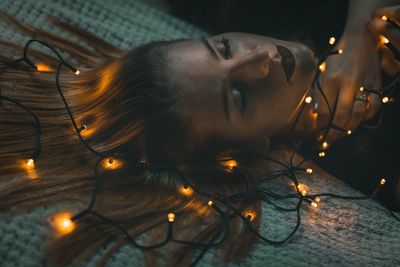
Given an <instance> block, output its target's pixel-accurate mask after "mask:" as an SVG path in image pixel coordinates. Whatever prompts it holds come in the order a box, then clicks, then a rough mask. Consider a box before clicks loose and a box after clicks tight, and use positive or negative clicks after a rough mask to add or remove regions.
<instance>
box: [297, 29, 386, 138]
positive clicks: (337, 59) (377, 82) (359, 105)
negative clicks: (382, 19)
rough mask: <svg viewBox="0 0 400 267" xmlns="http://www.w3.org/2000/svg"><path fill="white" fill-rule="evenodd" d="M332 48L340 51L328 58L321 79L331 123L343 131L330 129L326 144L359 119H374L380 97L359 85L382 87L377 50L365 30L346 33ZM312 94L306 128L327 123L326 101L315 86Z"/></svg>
mask: <svg viewBox="0 0 400 267" xmlns="http://www.w3.org/2000/svg"><path fill="white" fill-rule="evenodd" d="M335 49H337V50H339V49H341V50H342V51H343V53H342V54H338V55H332V56H330V57H328V58H327V60H326V62H325V63H326V71H324V72H323V73H321V76H320V81H321V86H322V89H323V92H324V94H325V95H326V97H327V100H328V102H329V106H330V107H331V110H332V115H333V121H332V124H333V125H336V126H338V127H340V128H342V129H345V131H339V130H336V129H330V130H329V131H328V132H327V135H326V136H325V138H324V140H323V141H327V142H328V144H330V143H331V142H333V141H334V140H336V139H338V138H339V137H342V136H344V135H346V133H347V131H346V130H351V131H354V130H355V129H356V128H357V127H358V126H359V124H360V123H361V122H362V121H367V120H369V119H371V118H373V117H374V115H375V114H377V112H378V111H379V108H380V105H381V100H380V98H379V96H377V95H375V94H368V93H363V92H361V91H360V87H364V88H366V87H370V88H371V87H372V88H380V86H381V76H380V68H379V58H378V53H377V51H376V47H375V45H374V42H373V39H372V38H371V37H370V36H369V34H368V32H367V31H366V29H360V30H357V31H351V32H349V31H347V32H345V33H344V34H343V37H342V38H341V40H340V41H339V43H338V44H337V45H336V47H335ZM363 95H365V96H366V97H363ZM311 96H312V98H313V101H312V102H311V103H310V104H308V109H306V110H305V114H306V115H305V116H307V117H308V118H306V119H307V122H306V123H305V124H306V126H305V127H306V128H308V131H310V129H311V130H316V129H319V128H322V127H324V126H326V125H328V124H329V123H330V121H329V119H330V117H331V116H330V115H331V114H330V112H329V108H328V104H327V103H326V101H325V99H324V98H323V96H322V95H321V93H320V92H319V91H318V90H317V89H316V88H313V89H312V92H311ZM362 98H364V100H365V101H363V100H361V99H362ZM365 98H366V99H365ZM357 99H358V100H357ZM312 114H314V116H313V115H312ZM315 114H317V115H315ZM310 117H311V118H310ZM303 121H304V120H303Z"/></svg>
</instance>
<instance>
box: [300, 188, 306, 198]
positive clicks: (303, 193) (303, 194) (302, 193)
mask: <svg viewBox="0 0 400 267" xmlns="http://www.w3.org/2000/svg"><path fill="white" fill-rule="evenodd" d="M301 195H302V196H303V197H305V196H307V190H305V189H304V190H302V191H301Z"/></svg>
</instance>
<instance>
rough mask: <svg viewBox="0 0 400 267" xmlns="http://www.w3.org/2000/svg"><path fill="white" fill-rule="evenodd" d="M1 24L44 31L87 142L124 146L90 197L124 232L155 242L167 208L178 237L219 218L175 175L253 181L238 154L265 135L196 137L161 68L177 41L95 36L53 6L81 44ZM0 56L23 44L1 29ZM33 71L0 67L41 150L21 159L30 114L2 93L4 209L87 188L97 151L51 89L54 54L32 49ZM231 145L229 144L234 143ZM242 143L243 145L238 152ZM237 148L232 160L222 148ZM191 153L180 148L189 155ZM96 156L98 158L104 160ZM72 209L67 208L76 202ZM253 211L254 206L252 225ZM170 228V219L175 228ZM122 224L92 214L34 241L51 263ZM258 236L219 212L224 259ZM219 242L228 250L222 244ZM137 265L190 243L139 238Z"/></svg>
mask: <svg viewBox="0 0 400 267" xmlns="http://www.w3.org/2000/svg"><path fill="white" fill-rule="evenodd" d="M2 15H3V17H4V18H5V19H6V21H8V22H9V23H10V24H11V25H13V26H15V27H17V29H18V30H20V31H22V32H24V33H26V34H27V35H30V36H34V37H35V38H36V39H40V40H42V41H45V42H47V43H49V44H51V45H52V46H54V47H55V48H57V49H59V50H60V51H62V52H66V53H68V55H69V58H68V60H70V61H71V62H74V64H77V65H78V67H79V70H80V75H79V76H75V75H73V74H72V75H71V73H70V72H68V71H67V70H63V71H61V74H60V87H61V88H62V89H63V92H64V95H65V98H66V100H67V102H68V105H69V107H70V108H71V111H72V113H73V114H74V117H75V120H76V122H77V124H78V125H85V129H84V130H82V131H81V135H82V136H83V138H85V140H86V142H87V143H88V144H90V146H91V147H93V148H94V149H96V150H97V151H111V150H112V151H118V152H124V153H126V154H127V155H129V157H128V158H126V159H123V160H120V161H118V160H117V163H118V164H119V165H120V167H119V168H116V169H113V170H107V169H106V168H104V169H103V170H102V172H101V173H100V176H101V180H102V185H101V188H100V192H99V195H98V198H97V200H96V204H95V209H96V211H98V212H101V213H102V214H103V215H104V216H107V218H110V219H112V220H114V221H118V223H119V224H120V225H121V226H123V227H124V228H125V229H126V231H127V232H128V233H129V234H130V235H131V236H132V237H134V238H136V237H139V236H140V235H141V234H143V232H144V231H145V230H146V229H149V228H150V229H151V230H149V231H147V232H146V233H145V236H144V237H145V241H144V242H145V243H146V244H149V245H151V244H153V243H157V242H158V241H159V240H162V239H163V237H164V236H165V231H166V228H165V225H164V224H163V222H164V221H165V218H166V216H167V214H168V213H169V212H170V211H174V213H175V214H176V216H177V220H176V222H175V223H174V225H175V226H174V227H175V228H174V229H175V232H176V234H177V235H178V236H179V239H182V240H188V241H191V242H203V243H204V242H208V241H210V239H211V237H212V236H214V235H215V233H217V232H218V231H220V230H221V229H220V228H219V225H220V223H221V218H220V217H218V216H216V215H213V212H212V211H210V209H208V208H207V202H208V201H209V200H208V199H206V198H205V197H204V196H201V195H196V194H193V192H192V194H187V193H186V194H182V190H185V189H187V188H186V187H185V188H183V187H182V185H183V181H182V179H183V178H182V177H186V179H190V182H191V183H192V184H194V185H196V187H198V188H201V190H203V191H206V192H208V193H209V194H217V193H218V194H220V195H231V194H235V193H239V192H242V191H245V190H247V189H248V187H249V184H251V183H252V182H254V181H255V177H254V175H252V173H251V171H250V168H252V167H253V164H255V162H254V161H251V160H246V157H244V155H246V154H247V152H248V151H253V150H254V149H255V148H256V147H257V148H261V149H262V150H264V149H265V150H267V148H268V143H267V142H265V143H264V142H263V141H257V142H254V144H250V145H246V146H244V147H243V146H242V145H240V146H236V147H234V148H233V149H230V150H228V149H227V148H228V146H229V145H230V144H229V142H227V143H224V144H223V145H220V144H222V142H221V143H218V142H216V141H215V140H214V142H212V141H210V142H208V141H207V142H205V141H204V140H203V142H202V140H198V139H196V136H195V135H194V134H193V133H192V132H191V127H190V120H189V118H185V117H183V116H182V114H183V112H182V110H181V106H182V105H181V104H180V102H179V95H178V94H177V92H178V90H177V88H173V85H172V84H173V83H171V81H170V78H169V76H168V73H167V72H166V71H165V70H166V69H167V66H168V62H167V61H166V49H167V48H168V47H169V46H170V45H171V44H173V43H174V42H176V41H160V42H153V43H149V44H146V45H143V46H140V47H136V48H133V49H131V50H129V51H122V50H121V49H119V48H117V47H115V46H113V45H111V44H110V43H107V42H106V41H104V40H102V39H100V38H98V37H96V36H95V35H93V34H91V33H90V32H88V31H85V30H82V29H79V28H77V27H74V26H72V25H70V24H68V23H65V22H62V21H60V20H58V19H56V18H54V17H50V21H51V22H52V23H53V24H55V25H56V26H58V27H60V28H62V29H63V30H65V31H67V32H69V33H71V34H73V35H75V36H76V37H78V38H79V39H80V40H82V41H84V42H86V43H87V44H88V47H86V46H82V45H79V44H76V43H74V42H72V41H68V40H64V39H62V38H60V37H57V36H55V35H53V34H50V33H48V32H45V31H43V30H41V29H39V28H36V27H33V26H30V25H28V24H26V23H23V22H21V21H19V20H17V19H15V18H14V17H12V16H9V15H7V14H4V13H3V14H2ZM0 46H1V50H2V53H1V55H0V60H1V61H2V62H7V61H9V60H12V59H13V57H14V56H16V55H17V54H18V53H21V51H23V46H21V45H19V44H17V43H13V42H9V41H5V40H0ZM29 55H30V57H32V58H35V64H36V66H37V67H38V70H39V71H36V70H32V69H30V68H28V67H27V66H26V65H24V64H22V63H21V64H18V65H16V66H13V67H11V68H7V69H3V70H1V71H0V77H1V79H0V88H1V89H0V90H1V95H3V96H7V97H9V98H12V99H15V100H18V101H19V102H21V103H23V104H24V105H26V106H28V107H29V108H30V109H31V110H32V111H33V112H34V113H35V114H36V115H37V116H38V118H39V119H40V123H41V125H42V131H43V132H42V138H41V144H42V152H41V154H40V157H39V158H38V159H37V160H36V161H35V168H34V169H26V168H25V167H24V166H25V160H26V159H27V158H29V155H31V154H32V151H33V150H34V144H35V142H34V122H33V121H32V118H31V117H30V116H29V114H27V113H26V112H25V111H24V110H22V109H19V108H18V107H16V106H14V105H13V104H12V103H8V102H5V101H1V100H0V101H1V102H0V104H1V105H0V123H1V127H2V130H1V132H0V137H1V138H0V162H1V164H0V179H1V181H2V185H1V187H0V212H1V213H2V214H3V215H7V216H12V215H13V214H15V213H21V212H23V211H24V210H27V209H28V208H35V207H39V206H41V205H46V204H49V203H61V202H66V203H76V205H77V206H85V205H87V203H88V201H89V198H90V195H91V193H92V190H93V186H94V180H93V176H94V174H93V166H95V165H96V162H97V160H98V157H97V156H96V155H93V153H91V152H90V151H89V150H88V149H86V148H85V147H84V146H83V144H82V142H80V140H79V138H78V137H77V135H76V133H75V132H74V129H73V127H72V124H71V121H70V118H69V117H68V114H67V112H66V108H65V105H64V103H63V102H62V101H61V98H60V95H59V93H58V92H57V90H56V89H55V82H54V81H55V80H54V79H55V67H54V66H56V63H57V62H58V60H57V58H56V57H54V56H52V55H51V54H49V53H45V52H43V51H40V50H37V49H36V50H35V49H30V50H29ZM232 146H233V144H232ZM239 155H242V157H239ZM233 156H235V157H237V158H242V159H243V160H242V161H240V160H239V164H240V165H239V166H238V168H235V171H232V167H231V166H229V164H228V165H227V164H221V163H220V161H218V160H219V159H221V158H224V157H227V158H229V157H233ZM185 159H186V161H184V164H181V165H179V168H171V169H162V170H158V169H155V170H151V169H148V170H143V171H140V172H138V171H137V170H136V169H135V168H134V166H136V165H135V164H134V163H135V162H137V161H140V160H145V161H147V162H157V163H159V162H164V163H165V162H167V163H176V162H178V161H179V162H182V160H185ZM189 159H190V160H189ZM105 164H106V163H105ZM241 205H242V206H241V207H242V208H241V209H242V210H245V209H251V210H252V211H254V212H255V213H260V209H261V208H260V203H259V200H254V199H249V200H248V201H247V202H246V203H245V205H243V203H242V204H241ZM75 212H76V211H75ZM259 220H260V216H258V217H257V216H256V217H255V218H254V222H253V226H254V227H255V228H257V227H258V226H259V223H260V221H259ZM177 229H179V231H177ZM120 234H121V232H120V229H118V228H117V227H115V225H112V224H109V223H107V222H105V221H104V220H99V219H98V218H96V217H94V216H86V217H83V218H81V219H80V220H78V221H77V226H76V229H75V230H74V231H73V232H71V233H69V234H67V235H63V236H60V237H56V238H54V240H52V242H51V243H50V244H49V246H48V247H47V249H46V250H45V251H44V255H43V257H45V258H46V259H47V258H49V257H51V258H50V263H51V264H53V265H55V266H66V265H68V264H71V263H72V261H73V260H85V259H87V258H89V257H90V256H92V255H93V254H94V253H95V252H96V251H97V250H98V249H99V248H101V247H102V246H103V245H104V244H107V243H109V242H111V241H116V242H115V244H114V245H113V246H112V247H110V248H109V250H108V252H107V253H106V254H105V255H104V256H103V257H102V258H101V259H100V260H99V262H98V266H102V265H104V264H105V263H106V261H107V259H108V258H109V257H111V256H112V254H114V253H115V252H116V251H117V250H118V249H119V248H120V247H121V246H124V245H126V244H128V243H129V240H128V239H127V238H124V237H121V235H120ZM255 240H256V238H255V237H254V236H252V235H251V234H249V232H248V231H247V230H246V229H245V228H242V227H240V220H239V219H238V218H237V219H234V220H232V221H231V222H230V224H229V234H228V237H227V238H226V240H225V242H224V245H222V246H219V249H220V250H221V251H223V253H222V254H221V255H224V256H222V257H221V258H222V259H224V260H226V261H228V260H233V259H236V258H241V257H246V256H247V255H248V253H249V250H250V247H251V245H252V244H254V243H255ZM227 248H229V251H230V252H229V253H227ZM144 253H145V263H146V265H147V266H159V265H160V264H161V263H160V262H158V259H159V257H154V255H159V254H163V255H166V256H167V257H166V258H165V260H164V261H163V262H162V263H163V264H165V265H166V266H177V265H187V264H188V263H189V262H190V261H191V259H192V257H193V255H194V254H193V253H194V250H193V249H192V247H191V246H190V245H185V244H176V243H169V244H167V245H166V246H165V247H164V248H161V249H156V250H145V251H144Z"/></svg>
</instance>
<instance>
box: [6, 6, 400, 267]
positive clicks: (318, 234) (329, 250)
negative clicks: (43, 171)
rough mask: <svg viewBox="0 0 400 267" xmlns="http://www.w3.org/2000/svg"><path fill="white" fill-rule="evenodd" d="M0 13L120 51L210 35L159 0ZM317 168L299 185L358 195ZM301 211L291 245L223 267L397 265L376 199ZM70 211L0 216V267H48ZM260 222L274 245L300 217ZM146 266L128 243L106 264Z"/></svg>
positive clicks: (393, 240) (398, 246)
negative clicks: (61, 217)
mask: <svg viewBox="0 0 400 267" xmlns="http://www.w3.org/2000/svg"><path fill="white" fill-rule="evenodd" d="M0 7H1V9H2V10H3V11H6V12H7V13H9V14H12V15H15V16H17V18H19V19H21V20H23V21H26V22H29V23H31V24H33V25H35V26H38V27H40V28H43V29H45V30H48V31H50V32H52V33H57V34H58V35H59V36H62V37H65V38H68V33H65V32H62V31H61V30H60V29H58V28H54V27H50V26H49V25H50V24H49V23H48V22H47V16H48V14H53V15H55V16H59V17H61V18H65V19H66V20H68V21H71V22H72V23H73V24H75V25H78V26H79V27H81V28H84V29H88V30H89V31H91V32H93V33H94V34H96V35H97V36H99V37H101V38H103V39H105V40H107V41H109V42H110V43H112V44H114V45H116V46H118V47H120V48H123V49H129V48H130V47H133V46H136V45H140V44H144V43H147V42H149V41H153V40H166V39H175V38H198V37H199V36H201V35H203V34H205V33H204V32H202V31H201V30H200V29H198V28H196V27H193V26H191V25H189V24H187V23H185V22H183V21H180V20H178V19H176V18H174V17H172V16H171V15H169V14H168V13H167V11H168V6H167V5H166V4H165V3H164V2H162V1H161V0H152V1H149V2H146V1H145V0H136V1H134V0H131V1H124V0H113V1H106V0H97V1H96V0H85V1H78V0H52V1H48V0H35V1H23V0H2V1H1V2H0ZM0 23H1V27H0V36H1V38H2V39H6V40H12V41H15V42H18V43H20V44H22V45H23V44H25V42H26V41H27V40H28V37H27V36H24V35H23V34H21V33H18V32H15V30H14V29H13V28H10V27H9V26H8V25H5V24H3V23H2V22H0ZM0 79H1V76H0ZM0 164H1V163H0ZM313 168H314V173H313V174H312V175H300V177H299V179H300V181H301V182H302V183H305V184H307V185H309V186H310V188H311V190H310V193H320V192H330V193H337V194H341V195H353V196H354V195H361V194H360V193H359V192H356V191H354V190H353V189H351V188H349V187H348V186H347V185H345V184H344V183H343V182H341V181H340V180H338V179H336V178H334V177H331V176H329V175H327V174H325V173H323V172H321V171H320V170H318V168H316V167H315V166H314V167H313ZM270 186H271V188H272V189H273V190H275V191H276V192H284V191H285V190H287V189H288V188H289V187H290V182H289V181H285V180H273V181H271V184H270ZM304 206H305V208H303V209H302V210H301V217H302V223H301V226H300V229H299V231H298V232H297V233H296V234H295V236H294V237H293V238H292V239H291V240H290V241H289V242H288V243H286V244H284V245H281V246H272V245H268V244H265V243H263V242H260V243H258V244H257V245H256V246H255V247H254V249H253V250H252V252H251V255H250V257H249V258H248V259H247V260H244V261H242V262H236V263H230V264H226V266H310V265H311V266H371V267H372V266H400V223H399V222H398V221H396V220H395V219H394V218H392V217H390V215H388V213H387V212H386V211H385V210H384V208H382V207H381V206H380V205H379V204H378V203H376V202H375V201H372V200H363V201H347V200H340V199H326V198H322V202H321V204H320V206H319V207H318V208H317V209H315V208H312V207H311V206H309V205H307V204H306V205H304ZM66 207H68V208H72V209H74V210H75V211H76V212H78V211H79V210H80V208H83V207H70V206H68V205H67V204H62V205H61V204H58V205H51V204H49V206H47V207H42V208H39V209H36V210H31V211H29V212H27V213H23V214H20V215H17V216H14V217H7V216H6V215H5V216H2V217H1V219H0V266H2V267H28V266H29V267H39V266H44V263H42V262H41V261H40V259H39V255H40V253H41V250H42V249H43V247H44V245H45V244H46V242H47V241H48V240H50V238H52V229H51V228H50V226H49V223H48V220H47V218H48V217H49V216H51V215H52V214H54V213H55V212H57V211H61V210H64V208H66ZM257 216H262V225H261V233H262V234H265V235H266V236H268V237H270V238H274V239H281V238H283V237H284V236H285V235H287V234H288V233H289V232H290V230H291V229H292V227H293V226H294V224H295V219H296V217H295V213H281V212H279V211H277V210H274V209H273V208H272V207H271V206H268V205H265V204H264V205H263V214H261V215H257ZM106 249H107V245H105V246H104V248H102V249H101V250H100V251H98V253H97V254H96V255H95V256H94V257H92V258H91V259H89V260H88V261H87V262H83V263H79V265H77V266H94V265H95V263H96V261H97V260H98V259H99V258H100V257H101V256H102V255H103V254H104V253H105V252H106ZM213 253H214V252H213V250H211V251H209V252H208V253H206V255H205V257H204V259H203V260H202V261H201V262H200V264H199V266H216V264H215V262H214V261H213V256H214V255H213ZM142 265H143V255H142V252H141V251H140V250H138V249H136V248H134V247H133V246H129V245H128V246H124V247H122V248H121V249H119V251H118V252H117V253H116V254H115V255H114V256H113V257H112V258H111V259H110V260H109V261H108V263H107V265H106V266H109V267H117V266H142Z"/></svg>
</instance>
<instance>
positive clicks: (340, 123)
mask: <svg viewBox="0 0 400 267" xmlns="http://www.w3.org/2000/svg"><path fill="white" fill-rule="evenodd" d="M344 84H346V83H344ZM350 86H351V85H350ZM341 92H343V93H341V94H340V95H339V97H338V102H337V106H336V109H335V114H334V117H333V121H332V124H333V125H335V126H337V127H340V128H341V129H343V131H341V130H339V129H330V130H329V132H328V135H327V140H329V141H330V142H332V141H334V140H337V139H339V138H341V137H343V136H344V135H345V134H346V129H347V128H346V127H347V125H348V123H349V121H350V118H351V116H352V113H353V111H352V109H353V102H354V97H355V95H356V93H357V90H356V89H352V88H350V87H349V88H342V90H341Z"/></svg>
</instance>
